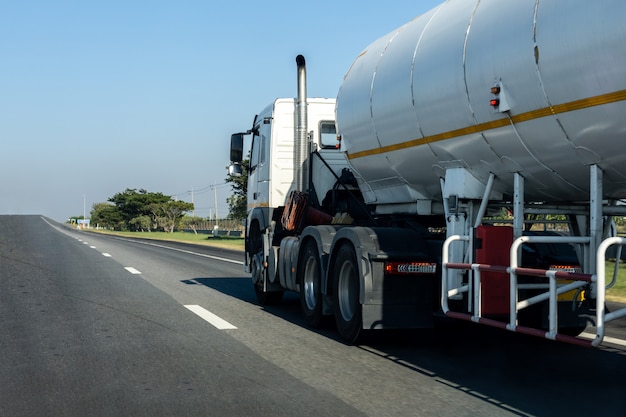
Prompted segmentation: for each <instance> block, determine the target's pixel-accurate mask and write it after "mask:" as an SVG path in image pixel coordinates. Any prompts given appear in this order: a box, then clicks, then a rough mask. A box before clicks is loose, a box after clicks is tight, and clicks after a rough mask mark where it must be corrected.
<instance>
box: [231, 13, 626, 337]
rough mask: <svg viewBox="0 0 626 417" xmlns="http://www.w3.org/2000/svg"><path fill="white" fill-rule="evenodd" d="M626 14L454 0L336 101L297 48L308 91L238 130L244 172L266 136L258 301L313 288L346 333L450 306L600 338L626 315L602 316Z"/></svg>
mask: <svg viewBox="0 0 626 417" xmlns="http://www.w3.org/2000/svg"><path fill="white" fill-rule="evenodd" d="M624 18H626V3H624V2H623V1H621V0H613V1H609V0H607V1H605V2H588V1H582V0H543V1H541V2H538V1H536V0H515V1H508V2H502V1H499V0H481V1H478V0H474V1H468V0H448V1H446V2H444V3H442V4H441V5H439V6H438V7H436V8H434V9H432V10H431V11H429V12H427V13H425V14H423V15H420V16H418V17H416V18H415V19H413V20H412V21H410V22H409V23H407V24H405V25H404V26H402V27H400V28H398V29H396V30H394V31H393V32H391V33H389V34H387V35H386V36H383V37H381V38H380V39H378V40H376V41H375V42H373V43H372V44H370V45H369V46H368V47H367V48H366V49H365V50H363V52H362V53H361V54H359V55H358V56H357V57H356V59H355V60H354V62H353V64H352V66H351V67H350V68H349V69H348V71H347V73H346V74H345V76H344V79H343V82H342V84H341V87H340V89H339V92H338V95H337V98H336V100H335V99H327V98H308V97H307V94H306V67H305V60H304V58H303V57H302V56H298V57H297V58H296V62H297V72H298V77H297V80H298V81H297V84H298V89H297V97H296V98H295V99H294V98H288V99H277V100H276V101H274V102H273V103H271V104H270V105H269V106H268V107H266V108H265V109H264V110H263V111H262V112H260V113H259V114H258V115H257V116H256V117H255V118H254V121H253V124H252V127H251V128H250V129H248V130H246V131H244V132H240V133H236V134H233V135H232V136H231V158H230V159H231V165H230V166H229V174H231V175H241V173H242V160H243V150H244V138H245V137H246V136H248V135H251V137H252V139H251V150H250V161H249V170H248V188H247V193H248V194H247V196H248V199H247V207H248V216H247V219H246V228H245V229H246V233H245V262H244V265H245V270H246V271H247V272H249V273H251V275H252V282H253V287H254V290H255V293H256V297H257V300H258V302H259V303H260V304H275V303H278V302H280V300H281V298H282V296H283V292H284V291H294V292H297V293H299V296H300V305H301V308H302V311H303V315H304V319H305V321H306V323H307V324H308V325H310V326H319V325H320V324H321V323H322V321H323V320H325V318H326V317H334V321H335V323H336V325H337V329H338V332H339V334H340V336H341V337H342V338H343V339H344V340H345V341H347V342H354V341H355V340H356V339H357V338H358V337H359V335H361V334H362V331H363V330H371V329H386V328H420V327H430V326H432V325H433V323H435V321H436V320H435V318H436V317H438V316H445V317H450V318H455V319H461V320H468V321H472V322H476V323H481V324H486V325H491V326H496V327H500V328H502V329H507V330H510V331H517V332H523V333H527V334H531V335H536V336H540V337H545V338H548V339H553V340H561V341H565V342H571V343H576V344H580V345H585V346H597V345H599V344H600V343H601V342H602V339H603V337H604V331H605V324H606V323H607V322H608V321H611V320H615V319H617V318H619V317H622V316H624V315H626V309H623V310H617V311H613V312H608V311H607V310H606V308H605V297H606V288H607V287H609V286H610V285H612V283H611V282H608V281H611V280H612V279H611V277H609V278H608V279H607V278H606V275H607V274H606V263H605V258H607V251H609V250H616V251H617V252H618V253H619V252H620V249H621V246H622V245H624V244H626V241H625V240H624V239H623V238H620V237H617V236H616V233H615V226H614V225H615V223H614V221H613V219H614V218H615V217H616V216H625V215H626V205H623V204H622V200H621V199H623V198H625V197H626V152H625V150H624V142H622V141H624V140H626V42H624V41H625V40H626V26H625V25H624V24H623V20H624ZM616 258H617V259H618V260H619V258H620V256H617V257H616ZM613 281H614V278H613ZM586 326H589V327H588V328H589V329H592V332H594V333H595V336H593V337H587V338H582V337H579V334H580V333H581V331H582V330H583V329H585V327H586Z"/></svg>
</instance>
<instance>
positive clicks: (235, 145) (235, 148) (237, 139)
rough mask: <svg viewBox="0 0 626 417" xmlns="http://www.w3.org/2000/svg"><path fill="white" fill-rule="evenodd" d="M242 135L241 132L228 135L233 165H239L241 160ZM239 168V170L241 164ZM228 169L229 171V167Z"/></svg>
mask: <svg viewBox="0 0 626 417" xmlns="http://www.w3.org/2000/svg"><path fill="white" fill-rule="evenodd" d="M243 136H244V134H243V133H235V134H233V135H231V137H230V161H231V162H233V163H234V164H235V165H237V164H239V165H240V164H241V161H242V160H243ZM231 166H232V165H231ZM239 169H240V170H241V166H240V167H239ZM228 171H229V172H230V168H229V169H228Z"/></svg>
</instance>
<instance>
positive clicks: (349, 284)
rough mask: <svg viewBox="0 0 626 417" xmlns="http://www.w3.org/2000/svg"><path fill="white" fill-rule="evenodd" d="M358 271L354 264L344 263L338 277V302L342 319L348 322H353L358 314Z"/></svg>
mask: <svg viewBox="0 0 626 417" xmlns="http://www.w3.org/2000/svg"><path fill="white" fill-rule="evenodd" d="M354 277H356V269H355V266H354V264H353V263H352V262H349V261H348V262H344V263H343V264H342V265H341V269H340V270H339V276H338V280H339V281H338V286H337V290H338V301H339V311H340V312H341V317H342V318H343V319H344V320H345V321H346V322H348V321H350V320H352V318H353V317H354V314H355V312H356V304H357V294H356V292H357V288H356V286H357V282H356V279H354Z"/></svg>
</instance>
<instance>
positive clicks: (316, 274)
mask: <svg viewBox="0 0 626 417" xmlns="http://www.w3.org/2000/svg"><path fill="white" fill-rule="evenodd" d="M298 284H299V285H300V307H301V308H302V313H303V314H304V321H305V322H306V324H307V325H309V326H311V327H314V328H317V327H319V326H320V324H321V322H322V291H321V285H322V265H321V261H320V256H319V251H318V249H317V245H316V244H315V241H314V240H308V241H307V242H306V243H305V244H304V246H303V248H302V252H301V255H300V265H299V266H298Z"/></svg>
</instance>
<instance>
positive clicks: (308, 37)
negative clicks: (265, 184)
mask: <svg viewBox="0 0 626 417" xmlns="http://www.w3.org/2000/svg"><path fill="white" fill-rule="evenodd" d="M439 3H440V0H419V1H415V0H394V1H388V2H381V1H373V0H345V1H342V0H339V1H337V0H333V1H329V0H318V1H311V2H294V1H282V0H280V1H272V2H265V3H259V2H256V1H248V0H244V1H230V2H214V1H210V0H204V1H201V0H181V1H159V0H151V1H148V0H124V1H120V0H110V1H103V2H91V1H78V0H76V1H68V0H58V1H47V0H38V1H18V0H0V58H1V61H0V62H1V63H0V143H1V144H2V151H1V152H0V214H42V215H46V216H49V217H51V218H53V219H54V220H58V221H65V220H66V219H67V218H68V217H70V216H77V215H82V214H83V207H84V206H86V212H87V216H89V211H90V209H91V206H92V205H93V204H94V203H97V202H103V201H106V200H107V199H108V198H109V197H112V196H113V195H114V194H116V193H117V192H121V191H124V190H125V189H126V188H136V189H146V190H148V191H151V192H162V193H164V194H166V195H172V196H177V197H178V198H179V199H181V200H184V201H191V192H190V191H191V190H194V193H193V194H194V195H193V197H194V203H195V205H196V211H195V214H196V215H197V216H202V217H207V216H209V214H213V215H214V214H215V200H214V191H213V189H212V188H211V186H212V185H214V184H217V187H216V190H217V210H218V214H219V215H220V217H223V216H224V215H226V214H227V205H226V202H225V199H226V197H227V196H228V195H230V188H229V187H228V186H226V185H224V178H225V177H226V169H225V167H226V165H227V164H228V162H229V161H228V159H229V154H228V146H229V138H230V134H231V133H233V132H236V131H241V130H243V129H247V128H249V127H250V125H251V123H252V118H253V116H254V114H255V113H256V112H258V111H259V110H261V109H262V108H263V107H264V106H265V105H266V104H268V103H269V102H270V101H271V100H273V99H274V98H276V97H294V96H295V94H296V91H295V90H296V78H295V77H296V69H295V57H296V55H297V54H303V55H304V56H305V57H306V59H307V75H308V86H307V90H308V94H309V95H310V96H317V97H335V96H336V94H337V91H338V89H339V86H340V84H341V80H342V78H343V75H344V74H345V72H346V71H347V69H348V68H349V66H350V64H351V63H352V61H353V60H354V59H355V58H356V56H357V55H358V54H359V53H360V52H361V51H362V50H363V49H364V48H365V47H366V46H367V45H369V44H370V43H371V42H373V41H374V40H376V39H377V38H379V37H380V36H382V35H384V34H386V33H388V32H390V31H392V30H393V29H395V28H397V27H399V26H401V25H402V24H404V23H406V22H408V21H409V20H411V19H413V18H414V17H415V16H417V15H420V14H422V13H424V12H425V11H427V10H429V9H431V8H432V7H434V6H436V5H437V4H439ZM84 203H85V204H84Z"/></svg>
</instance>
